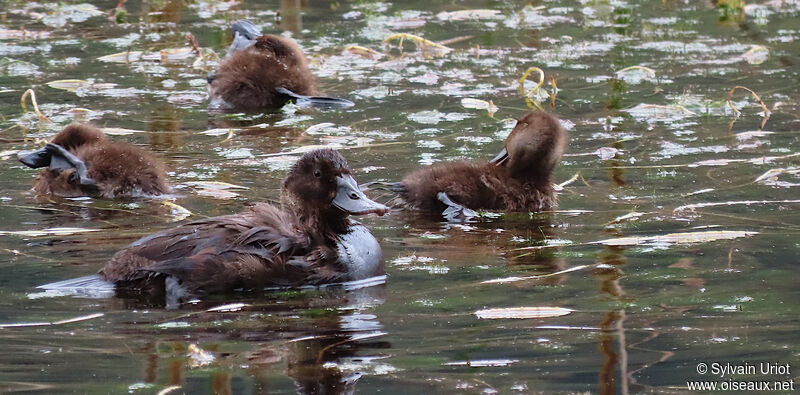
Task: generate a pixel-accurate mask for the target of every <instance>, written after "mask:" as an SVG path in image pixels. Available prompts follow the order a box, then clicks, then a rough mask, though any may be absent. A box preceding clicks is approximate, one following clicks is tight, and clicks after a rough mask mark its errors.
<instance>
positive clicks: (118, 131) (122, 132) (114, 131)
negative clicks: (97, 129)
mask: <svg viewBox="0 0 800 395" xmlns="http://www.w3.org/2000/svg"><path fill="white" fill-rule="evenodd" d="M101 130H102V131H103V133H105V134H108V135H111V136H128V135H131V134H137V133H147V132H145V131H144V130H134V129H125V128H102V129H101Z"/></svg>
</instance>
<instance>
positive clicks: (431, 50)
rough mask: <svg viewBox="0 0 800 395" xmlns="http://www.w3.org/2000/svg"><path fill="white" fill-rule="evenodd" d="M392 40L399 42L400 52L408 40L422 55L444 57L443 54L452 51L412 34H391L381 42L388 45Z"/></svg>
mask: <svg viewBox="0 0 800 395" xmlns="http://www.w3.org/2000/svg"><path fill="white" fill-rule="evenodd" d="M393 40H400V44H399V47H400V49H401V50H402V48H403V42H404V41H405V40H410V41H411V42H413V43H414V44H415V45H416V46H417V49H419V50H420V52H422V53H424V54H433V55H445V54H447V53H449V52H451V51H452V50H453V49H452V48H449V47H446V46H444V45H442V44H438V43H435V42H433V41H431V40H428V39H425V38H422V37H420V36H415V35H413V34H408V33H395V34H392V35H390V36H389V37H386V38H385V39H383V42H384V43H389V42H391V41H393Z"/></svg>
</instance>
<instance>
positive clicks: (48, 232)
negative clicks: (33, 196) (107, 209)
mask: <svg viewBox="0 0 800 395" xmlns="http://www.w3.org/2000/svg"><path fill="white" fill-rule="evenodd" d="M101 230H102V229H87V228H47V229H42V230H0V236H6V235H12V236H24V237H39V236H69V235H74V234H79V233H91V232H100V231H101Z"/></svg>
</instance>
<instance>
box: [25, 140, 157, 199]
mask: <svg viewBox="0 0 800 395" xmlns="http://www.w3.org/2000/svg"><path fill="white" fill-rule="evenodd" d="M19 161H20V162H22V163H23V164H25V165H26V166H28V167H31V168H34V169H36V168H41V167H47V169H43V170H42V171H40V172H39V175H38V176H37V177H36V180H35V181H34V183H33V190H34V191H35V192H36V193H37V194H39V195H45V194H54V195H59V196H64V197H78V196H92V197H102V198H117V197H131V196H140V195H161V194H165V193H169V191H170V187H169V184H168V182H167V174H166V172H165V171H164V168H163V166H162V165H161V163H159V162H158V161H157V160H156V159H155V158H154V157H153V156H152V155H151V154H150V153H148V152H146V151H144V150H143V149H141V148H139V147H136V146H134V145H131V144H128V143H122V142H116V141H111V140H108V139H106V137H105V135H104V134H103V132H101V131H100V130H99V129H97V128H95V127H94V126H91V125H87V124H73V125H69V126H67V127H66V128H64V130H62V131H61V132H59V133H58V134H56V135H55V137H53V139H52V140H51V141H50V143H48V144H47V145H45V146H44V148H41V149H39V150H36V151H33V152H23V153H20V154H19Z"/></svg>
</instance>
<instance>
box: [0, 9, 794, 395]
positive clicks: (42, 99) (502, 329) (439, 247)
mask: <svg viewBox="0 0 800 395" xmlns="http://www.w3.org/2000/svg"><path fill="white" fill-rule="evenodd" d="M720 3H723V2H716V4H717V6H715V3H714V2H694V3H691V4H687V3H685V2H674V1H650V2H644V3H635V4H628V3H625V2H613V3H608V2H589V3H586V2H573V1H555V2H548V3H543V4H539V5H535V6H526V3H524V2H506V3H502V4H498V3H487V2H479V1H471V2H467V3H463V4H459V6H460V7H461V8H457V7H454V6H453V5H452V4H449V3H448V4H445V3H441V4H440V3H431V2H425V3H422V2H397V3H385V2H377V3H369V2H354V3H348V2H323V1H309V2H300V1H281V2H268V3H265V4H261V3H259V4H254V3H246V2H207V1H197V2H192V3H191V4H186V3H184V2H181V1H133V0H131V1H128V2H126V3H124V5H123V6H124V8H125V14H124V15H122V16H120V12H121V10H117V9H116V7H117V2H111V1H97V2H92V4H94V6H96V9H97V10H99V11H100V13H101V14H102V15H99V14H98V15H95V16H94V17H91V18H88V19H86V20H85V21H80V17H81V16H80V15H76V14H75V13H76V12H78V14H80V12H83V13H88V14H97V12H95V11H93V10H94V9H92V8H91V7H89V8H80V7H79V8H74V7H73V8H64V9H62V10H60V11H58V12H54V11H53V10H49V9H46V8H44V6H38V5H36V4H34V3H25V2H15V1H10V2H8V4H7V7H6V8H7V10H8V11H7V12H6V14H4V17H5V18H4V19H3V22H2V27H3V28H5V29H11V30H0V98H2V99H3V100H2V102H0V110H1V111H2V119H0V130H2V131H1V132H0V142H1V143H2V145H3V146H2V148H0V151H1V152H0V157H1V158H2V160H3V161H4V162H5V163H6V166H3V168H2V169H0V186H1V187H0V218H2V221H0V224H1V225H0V230H3V231H16V232H19V231H31V230H42V229H48V228H84V229H102V230H103V231H101V232H90V233H72V234H50V235H45V236H32V235H26V234H24V233H23V234H4V235H2V236H0V265H2V267H3V269H5V270H4V273H5V274H3V275H0V323H42V325H41V326H37V327H24V328H23V327H20V328H4V329H0V338H2V344H3V345H4V351H5V352H4V354H3V357H0V372H2V373H0V391H6V390H9V391H10V390H20V389H34V390H36V389H38V390H40V391H43V392H48V393H53V392H101V393H107V392H112V393H120V392H124V391H130V392H133V393H151V392H157V391H158V390H161V389H164V388H167V387H169V386H173V385H176V386H181V389H180V391H185V392H187V393H189V392H191V393H195V392H199V393H204V392H205V393H208V392H216V393H262V392H305V393H320V392H330V393H348V392H352V391H355V390H358V391H361V392H374V391H376V390H377V389H381V390H383V391H387V392H403V393H410V392H432V391H457V392H487V393H492V392H494V391H497V392H512V391H518V392H532V391H545V392H579V391H589V392H598V393H615V392H619V393H628V392H640V391H647V390H652V391H659V392H665V391H672V390H677V389H681V388H683V387H684V386H685V385H686V383H685V381H686V380H689V379H698V378H702V377H701V376H698V374H697V373H696V371H695V366H696V364H697V363H698V362H707V363H711V362H721V363H726V362H730V363H734V364H735V363H741V362H742V361H747V362H750V363H757V362H759V361H769V362H778V363H790V364H793V365H794V364H797V365H798V366H800V363H799V362H800V361H798V358H797V355H798V353H799V352H800V350H798V349H797V342H796V335H795V334H796V331H797V328H798V319H797V316H798V314H797V311H798V303H797V300H799V299H798V297H797V296H798V291H797V289H798V287H797V280H796V276H795V273H794V265H793V263H795V262H797V261H798V258H800V256H798V253H797V251H798V245H797V241H796V240H797V234H798V221H797V220H798V216H797V215H796V214H795V211H796V210H797V200H796V199H797V198H796V192H795V190H794V189H795V188H797V185H798V183H800V181H798V174H800V173H798V172H797V156H796V154H797V152H798V138H797V129H798V126H800V122H798V118H797V114H798V113H800V112H799V111H798V107H800V105H799V103H798V101H797V98H798V97H800V79H799V78H800V76H799V75H798V72H797V67H796V65H797V63H798V62H800V59H798V58H797V56H796V54H797V53H800V48H798V44H797V43H796V40H797V37H800V31H798V28H797V26H796V19H797V17H798V16H800V15H799V14H800V9H798V7H797V5H796V4H795V3H792V2H762V3H758V4H756V3H753V4H747V5H746V6H745V7H744V8H743V9H727V8H721V7H719V4H720ZM487 7H493V8H496V9H497V10H499V11H500V12H499V13H479V14H477V15H476V16H473V17H469V18H466V19H463V20H452V18H454V16H453V15H460V14H452V13H450V14H440V13H441V12H453V11H459V10H462V9H482V8H487ZM76 10H77V11H76ZM81 10H82V11H81ZM278 10H280V12H278ZM59 12H60V13H59ZM37 13H38V14H37ZM38 15H48V18H43V19H39V16H38ZM105 15H115V16H114V17H111V18H108V17H106V16H105ZM440 15H441V16H440ZM117 16H119V17H120V20H121V21H122V22H123V23H121V24H118V23H117V22H116V17H117ZM245 17H246V18H249V19H252V20H254V21H255V22H257V23H258V24H259V25H260V26H261V27H262V28H263V29H264V31H270V32H274V31H279V30H288V31H290V32H291V33H292V35H293V37H294V38H295V39H296V40H297V41H298V42H299V43H300V44H301V45H302V46H303V47H304V48H305V49H306V50H307V52H308V54H309V57H310V61H311V67H312V71H313V72H314V74H315V75H317V76H318V79H319V81H318V82H319V85H320V90H321V91H322V92H325V93H326V94H329V95H331V96H336V97H345V98H348V99H350V100H353V101H355V102H356V106H355V107H353V108H350V109H345V110H340V111H317V110H311V109H303V108H297V107H294V106H289V107H287V108H285V109H283V110H281V111H278V112H275V113H270V114H235V115H226V114H218V113H213V112H212V113H208V111H207V108H206V102H205V79H204V78H205V72H206V71H207V70H208V69H210V68H212V67H213V60H212V61H211V62H210V63H207V64H197V65H195V64H194V61H193V58H191V57H189V58H186V59H176V58H175V56H172V55H175V54H180V53H181V52H179V51H175V50H176V49H181V48H186V47H187V44H186V41H185V33H187V32H191V33H192V34H194V35H195V36H196V37H197V39H198V41H199V43H200V46H201V47H202V49H203V51H204V52H207V53H210V52H212V51H213V52H214V53H217V54H224V51H225V48H226V47H227V44H228V43H229V42H230V41H229V40H230V38H229V35H228V33H227V26H228V25H229V23H230V22H231V21H233V20H236V19H239V18H245ZM65 18H66V19H65ZM70 18H78V19H70ZM448 19H450V20H448ZM62 20H68V21H69V22H68V23H66V24H63V27H62V26H61V25H60V24H61V21H62ZM37 21H38V22H37ZM20 26H25V30H26V31H27V33H23V32H22V31H21V30H20V29H19V27H20ZM14 30H16V32H15V31H14ZM398 32H405V33H413V34H418V35H421V36H423V37H425V38H427V39H430V40H434V41H439V42H444V41H448V40H451V39H452V43H448V44H447V45H448V46H449V47H451V48H454V51H451V52H448V53H446V54H442V53H424V54H421V53H418V52H416V51H415V49H414V46H413V45H412V44H410V42H409V40H406V41H405V43H404V45H403V47H402V49H400V48H399V46H398V42H397V41H393V42H392V45H391V46H389V45H384V44H383V43H382V42H381V41H382V40H383V39H384V38H385V37H386V36H388V35H389V34H392V33H398ZM24 34H27V35H24ZM20 37H24V38H22V39H21V38H20ZM350 45H359V46H362V47H366V48H370V49H373V50H375V51H378V52H380V53H381V54H382V56H378V55H369V57H364V56H359V55H357V54H354V53H353V50H352V49H351V50H350V51H348V50H346V48H347V47H348V46H350ZM754 46H764V47H765V48H766V50H767V54H766V55H765V54H764V52H763V51H764V50H763V49H760V48H757V47H754ZM754 48H755V50H753V49H754ZM128 49H131V50H133V51H143V52H144V53H145V55H144V56H143V57H142V60H140V61H133V62H130V63H124V62H122V63H120V62H104V61H101V60H98V59H97V58H99V57H101V56H105V55H112V54H115V53H120V52H121V51H127V50H128ZM162 50H168V51H167V52H165V53H167V54H172V55H171V57H170V58H169V59H162V56H161V52H160V51H162ZM530 66H538V67H541V68H542V69H544V70H545V72H546V75H547V76H548V77H549V76H551V75H552V76H554V78H555V80H556V81H557V86H558V95H557V97H556V100H555V109H554V111H555V112H556V113H558V114H559V116H561V117H562V119H563V120H564V121H565V122H570V123H572V124H574V127H571V128H569V135H570V141H569V145H568V155H567V156H565V158H564V160H563V162H562V164H561V165H560V166H559V167H558V168H557V169H556V175H555V178H554V179H555V180H556V182H559V183H560V182H562V181H566V180H568V179H570V178H571V177H573V175H575V174H576V173H578V177H577V178H576V179H575V181H573V182H572V183H570V184H569V185H567V186H566V187H565V189H564V190H563V191H562V192H561V194H560V206H559V211H556V212H553V213H540V214H535V215H529V214H527V213H509V214H505V215H502V216H486V217H484V218H482V219H481V220H479V221H477V222H475V223H469V224H465V225H461V224H458V225H455V224H442V223H439V222H436V221H432V220H431V219H430V218H426V217H425V216H424V215H420V214H416V213H409V212H395V213H393V214H392V215H390V216H388V217H383V218H373V217H366V218H362V219H361V220H362V221H363V222H364V223H365V224H367V225H368V226H369V227H370V228H371V229H372V230H373V233H374V234H375V235H376V237H378V239H379V240H380V242H381V244H382V246H383V249H384V256H385V257H386V271H387V273H388V278H387V280H386V284H385V285H377V286H374V287H365V288H359V289H349V290H346V289H336V288H330V289H322V290H299V291H277V292H271V293H267V294H263V295H233V296H231V295H226V296H219V297H212V298H210V299H208V300H203V301H200V302H198V303H197V304H195V305H188V306H185V307H184V308H183V309H182V310H180V311H177V312H176V311H167V310H165V309H163V308H162V307H160V306H159V305H158V304H151V303H149V302H148V301H141V300H132V299H127V298H105V299H85V298H71V297H55V298H29V297H28V296H29V295H31V294H35V292H36V290H35V286H37V285H40V284H44V283H47V282H52V281H57V280H63V279H66V278H72V277H79V276H83V275H87V274H91V273H94V272H95V271H96V270H97V269H98V268H100V267H101V266H102V265H103V264H104V263H105V261H106V260H107V259H108V257H110V256H111V255H112V254H113V253H114V251H116V250H118V249H119V248H121V247H123V246H125V245H126V244H128V243H130V242H131V241H133V240H135V239H137V238H138V237H141V236H143V235H146V234H149V233H152V232H156V231H159V230H162V229H166V228H169V227H172V226H174V225H175V222H174V221H176V220H178V218H176V217H175V214H174V211H173V209H174V208H171V207H169V206H165V205H163V204H161V202H160V201H158V200H147V199H142V200H133V201H122V202H111V201H98V200H92V199H70V200H66V199H56V198H47V197H38V198H37V197H34V196H32V195H31V193H30V192H29V191H28V188H29V185H30V183H31V181H32V178H33V177H34V172H33V171H31V170H29V169H26V168H23V166H22V165H21V164H18V163H17V162H16V161H15V156H16V152H15V151H17V150H27V149H32V148H34V147H36V146H37V145H36V144H37V143H35V142H34V141H33V140H32V139H47V138H49V137H51V136H52V135H53V134H54V133H56V132H57V131H59V130H60V129H61V128H63V126H64V125H66V124H68V123H69V122H71V121H73V120H80V121H90V122H93V123H94V124H97V125H100V126H104V127H107V128H122V129H126V130H127V131H124V130H123V131H122V134H121V133H119V129H111V130H116V133H115V134H114V135H113V136H112V138H114V139H120V140H126V141H132V142H135V143H137V144H140V145H143V146H145V147H147V148H148V149H150V150H152V151H154V152H155V153H156V155H157V156H158V157H160V158H162V159H163V160H164V161H165V162H166V163H167V165H168V167H169V169H170V171H171V173H170V175H171V177H172V179H173V183H174V184H175V185H177V186H178V188H177V190H176V193H175V196H173V197H172V198H173V199H174V203H175V204H178V205H180V206H182V207H185V208H186V209H188V210H190V211H191V212H192V213H195V215H207V216H213V215H220V214H227V213H232V212H236V211H238V210H239V209H240V208H241V206H242V205H243V204H246V203H248V202H255V201H275V200H277V198H278V185H279V182H280V179H281V178H282V177H283V176H284V174H285V170H286V169H287V167H288V166H289V165H290V164H291V162H292V160H293V158H296V157H297V155H296V154H297V153H298V152H301V151H302V150H303V149H307V147H309V146H314V145H325V144H328V145H333V144H335V145H336V146H337V147H340V148H341V149H342V152H343V153H344V155H345V156H346V157H347V159H348V161H349V162H350V163H351V166H352V167H353V168H354V170H355V173H356V177H357V179H358V180H359V182H361V183H366V182H371V181H396V180H397V179H399V178H400V177H402V175H403V174H405V173H407V172H408V171H410V170H411V169H414V168H416V167H417V166H419V165H420V164H429V163H435V162H438V161H443V160H451V159H462V158H474V159H478V160H484V159H488V158H490V157H492V156H493V155H494V154H495V153H496V151H497V150H498V149H499V147H500V146H501V142H502V141H503V139H504V138H505V136H506V134H507V132H508V130H510V127H511V126H512V125H513V123H510V122H508V119H509V118H516V117H518V116H519V115H520V114H521V113H523V112H524V111H526V106H525V102H524V100H523V99H522V98H521V97H520V96H519V93H518V86H517V84H518V82H517V80H518V79H519V77H520V76H521V75H522V73H523V72H524V71H525V69H526V68H528V67H530ZM630 66H642V67H646V68H647V69H650V70H652V71H653V73H650V72H649V71H647V69H642V68H639V69H628V70H625V69H626V68H629V67H630ZM623 70H624V71H623ZM653 74H654V75H655V76H653ZM65 79H83V80H86V81H88V82H89V84H88V85H86V86H82V87H80V88H78V89H77V90H76V91H74V92H70V91H65V90H57V89H54V88H51V87H48V86H47V85H46V83H47V82H50V81H55V80H65ZM110 84H115V85H113V86H112V85H110ZM737 85H742V86H746V87H747V88H750V89H753V90H754V91H755V92H757V93H758V94H759V95H760V97H761V98H762V99H763V100H764V102H765V103H766V105H767V106H768V108H769V110H770V112H771V113H770V116H769V119H768V120H767V122H766V123H765V124H764V125H763V126H762V116H761V114H760V111H761V108H760V106H759V105H758V103H757V102H756V100H755V99H753V98H752V97H750V96H748V95H746V94H745V93H744V92H743V91H742V90H739V91H737V92H736V93H735V95H733V97H732V104H733V105H734V106H735V107H736V108H737V109H741V110H742V111H743V113H742V115H741V116H740V117H739V118H734V114H733V111H732V110H731V109H730V107H729V105H728V103H726V99H727V95H728V92H729V91H730V90H731V89H732V88H733V87H734V86H737ZM31 86H32V87H33V88H34V90H35V91H36V93H37V98H38V100H39V104H40V107H41V110H42V111H43V112H44V114H45V115H46V116H47V117H48V118H50V119H51V120H52V121H53V122H54V123H52V124H51V123H44V122H41V121H39V120H38V119H37V117H36V116H35V115H34V114H33V113H32V112H28V113H26V114H22V113H21V110H20V108H19V105H17V104H16V103H17V102H18V101H17V100H18V99H19V97H20V96H21V95H22V92H23V91H24V90H26V89H28V88H29V87H31ZM532 86H533V81H529V82H527V83H526V87H527V88H530V87H532ZM543 89H545V90H546V91H547V92H550V91H551V90H552V87H551V86H550V85H549V84H545V85H544V88H543ZM462 98H476V99H482V100H492V101H493V103H494V104H496V105H497V106H498V107H499V108H500V110H499V111H498V112H497V113H496V114H495V115H494V118H491V117H489V116H488V114H487V113H486V110H478V109H471V108H465V107H463V106H462V105H461V99H462ZM547 101H549V99H547V100H545V102H544V105H547ZM76 108H85V109H87V110H89V111H84V110H77V111H76V110H75V109H76ZM28 109H31V105H30V104H28ZM320 124H330V125H326V126H325V127H318V128H312V126H313V125H320ZM231 128H233V129H234V130H233V132H232V133H228V130H229V129H231ZM309 128H311V129H309ZM211 130H217V131H219V130H222V131H224V132H222V133H217V132H210V133H204V132H206V131H211ZM24 137H25V138H28V140H23V138H24ZM276 153H282V154H281V155H274V154H276ZM770 170H774V171H773V172H771V173H768V171H770ZM206 181H218V182H226V183H229V184H233V185H235V186H240V187H244V188H229V189H213V188H210V187H208V185H206V186H203V184H199V183H201V182H206ZM371 196H379V197H380V200H382V201H385V200H388V199H390V198H391V196H390V195H389V194H387V193H386V192H385V191H380V190H375V191H373V192H371ZM631 213H637V215H630V214H631ZM626 215H627V217H626ZM706 231H750V232H759V234H757V235H754V236H751V237H747V238H736V239H730V240H718V241H705V242H698V243H686V242H675V243H669V244H655V245H653V244H642V245H635V246H603V245H599V244H593V242H596V241H599V240H607V239H614V238H623V237H641V238H644V237H652V236H658V235H666V234H673V233H685V232H706ZM532 246H537V247H542V248H538V249H523V250H519V248H525V247H532ZM577 267H584V268H582V269H580V270H573V271H569V270H568V269H570V268H577ZM554 273H556V274H554ZM551 274H554V275H551ZM514 276H516V277H526V279H525V280H521V281H515V282H509V283H502V284H482V282H484V281H487V280H492V279H498V278H508V277H514ZM229 303H244V304H247V305H248V306H247V307H243V308H242V309H240V310H237V311H211V312H209V311H207V310H208V309H210V308H213V307H215V306H220V305H225V304H229ZM524 306H534V307H535V306H539V307H563V308H569V309H573V310H575V312H573V313H572V314H569V315H566V316H562V317H553V318H544V319H529V320H513V319H509V320H480V319H478V318H477V317H476V316H475V315H474V314H473V313H474V312H475V311H477V310H481V309H487V308H508V307H524ZM93 313H103V314H104V315H103V316H92V317H93V318H91V319H87V320H85V321H80V322H73V323H62V324H56V323H59V322H61V321H63V320H67V319H71V318H76V317H86V316H89V315H90V314H93ZM192 345H195V346H197V347H199V349H200V350H203V351H205V352H207V353H209V354H210V355H211V356H213V360H212V361H211V362H210V363H209V364H208V365H205V366H200V367H191V365H192V357H191V354H190V352H189V350H190V347H193V346H192ZM76 366H79V367H80V368H79V369H76ZM736 379H741V380H745V379H759V380H762V379H770V380H783V379H791V377H777V376H776V377H771V376H770V377H755V378H753V377H736Z"/></svg>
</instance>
